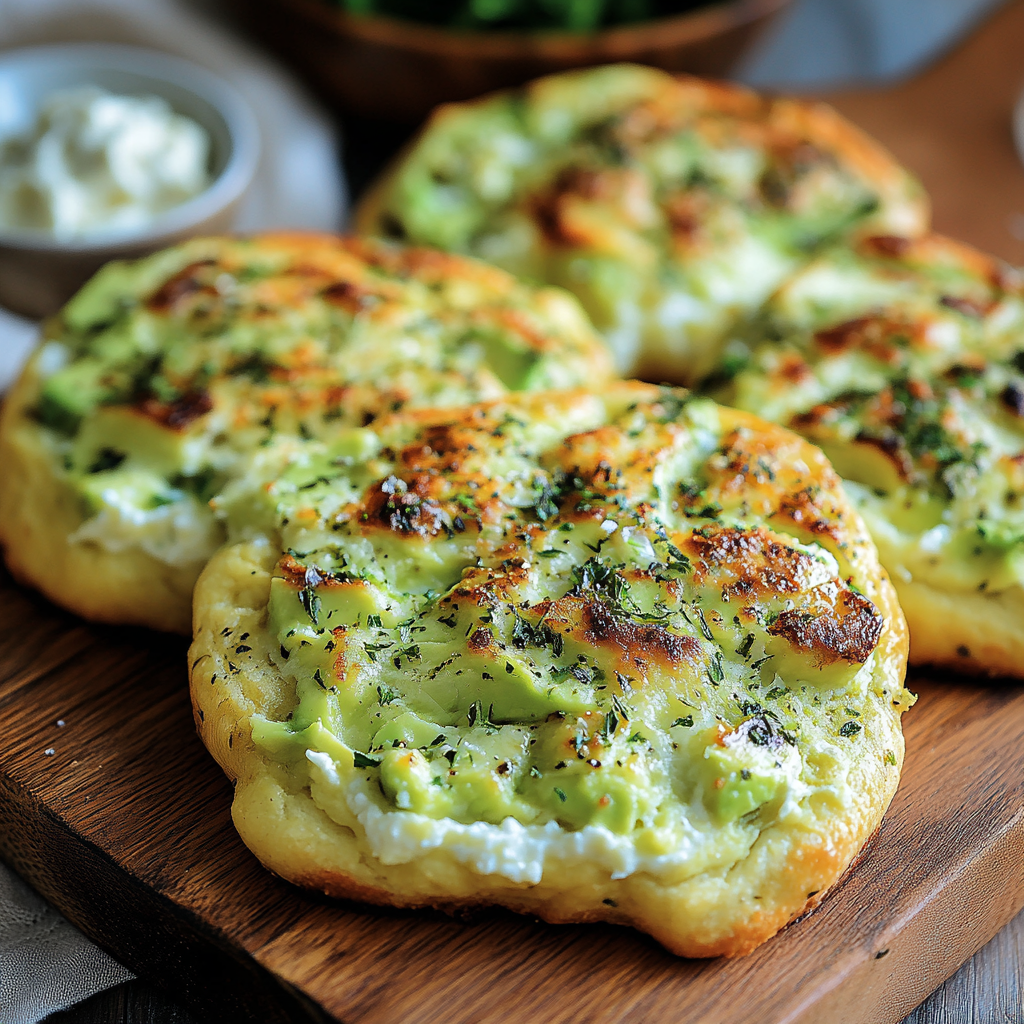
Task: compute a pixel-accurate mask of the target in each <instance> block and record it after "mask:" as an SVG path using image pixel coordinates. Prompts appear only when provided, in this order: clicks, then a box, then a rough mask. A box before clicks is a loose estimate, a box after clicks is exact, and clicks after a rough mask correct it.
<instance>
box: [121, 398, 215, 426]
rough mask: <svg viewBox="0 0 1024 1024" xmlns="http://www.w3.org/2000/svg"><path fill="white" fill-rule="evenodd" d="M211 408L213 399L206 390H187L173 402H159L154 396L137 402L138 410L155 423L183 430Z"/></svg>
mask: <svg viewBox="0 0 1024 1024" xmlns="http://www.w3.org/2000/svg"><path fill="white" fill-rule="evenodd" d="M212 408H213V399H212V398H211V397H210V393H209V392H208V391H187V392H186V393H185V394H183V395H182V396H181V397H180V398H176V399H175V400H174V401H173V402H161V401H158V400H157V399H156V398H145V399H143V400H142V402H140V403H139V411H140V412H142V414H143V415H145V416H148V417H149V418H150V419H152V420H156V422H157V423H162V424H163V425H164V426H165V427H169V428H170V429H171V430H178V431H181V430H184V429H185V428H186V427H187V426H189V424H191V423H194V422H195V421H196V420H197V419H199V418H200V417H202V416H205V415H206V414H207V413H208V412H209V411H210V410H211V409H212Z"/></svg>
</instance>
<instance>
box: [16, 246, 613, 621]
mask: <svg viewBox="0 0 1024 1024" xmlns="http://www.w3.org/2000/svg"><path fill="white" fill-rule="evenodd" d="M609 373H610V361H609V358H608V355H607V353H606V351H605V348H604V345H603V343H602V342H601V341H600V339H598V338H597V336H596V335H595V334H594V332H593V330H592V329H591V327H590V326H589V324H588V323H587V321H586V317H585V316H584V314H583V313H582V311H581V310H580V308H579V307H578V305H577V304H576V302H575V300H573V299H572V297H571V296H569V295H567V294H565V293H561V292H558V291H557V290H555V289H550V288H547V289H537V288H530V287H527V286H525V285H522V284H519V283H517V282H516V281H515V280H514V279H513V278H512V277H511V276H509V275H508V274H506V273H504V272H503V271H500V270H497V269H495V268H493V267H487V266H484V265H483V264H480V263H477V262H475V261H471V260H466V259H462V258H459V257H453V256H449V255H445V254H442V253H438V252H432V251H429V250H424V249H408V248H399V247H395V246H391V245H387V244H383V243H379V242H369V241H361V240H357V239H341V238H334V237H330V236H320V235H263V236H259V237H256V238H246V239H233V238H208V239H197V240H194V241H190V242H187V243H185V244H184V245H180V246H177V247H175V248H172V249H168V250H166V251H164V252H160V253H157V254H156V255H154V256H150V257H148V258H146V259H144V260H140V261H137V262H134V263H114V264H110V265H109V266H107V267H106V268H105V269H103V270H102V271H101V272H100V273H99V274H98V275H97V276H96V277H95V278H93V279H92V281H90V282H89V283H88V284H87V285H86V286H85V287H84V288H83V289H82V291H81V292H79V293H78V295H77V296H76V297H75V298H73V299H72V300H71V302H70V303H69V304H68V306H67V307H66V308H65V309H64V311H63V312H62V314H61V315H60V316H59V317H58V318H57V319H56V320H55V321H54V322H53V323H52V324H50V325H49V326H48V328H47V331H46V339H45V340H44V342H43V344H42V345H41V346H40V348H39V350H38V352H37V353H36V354H35V356H34V357H33V359H32V360H31V361H30V362H29V365H28V367H27V368H26V370H25V372H24V374H23V375H22V377H21V379H20V381H19V382H18V384H17V385H16V386H15V387H14V389H13V391H12V393H11V394H10V396H9V397H8V399H7V401H6V403H5V406H4V410H3V414H2V419H0V543H2V544H3V547H4V549H5V554H6V558H7V563H8V565H9V566H10V568H11V569H12V571H13V572H14V573H15V575H17V576H18V577H19V578H20V579H23V580H25V581H27V582H29V583H31V584H33V585H35V586H37V587H38V588H39V589H40V590H42V591H43V592H44V593H45V594H46V595H47V596H48V597H50V598H51V599H52V600H54V601H56V602H57V603H59V604H62V605H64V606H65V607H68V608H71V609H72V610H74V611H76V612H78V613H79V614H81V615H84V616H85V617H86V618H90V619H95V620H98V621H102V622H112V623H132V624H140V625H146V626H153V627H155V628H157V629H167V630H177V631H180V632H188V630H189V625H190V621H191V593H192V588H193V585H194V583H195V580H196V577H197V576H198V574H199V571H200V569H201V568H202V566H203V565H204V564H205V562H206V560H207V558H209V556H210V555H211V554H212V553H213V552H214V551H215V550H216V548H217V547H218V545H219V544H220V543H222V541H223V539H224V531H223V527H222V524H221V523H220V522H219V521H218V519H217V518H216V516H215V514H214V512H213V510H212V509H211V508H210V506H209V499H210V498H211V497H212V496H213V495H215V494H216V493H217V492H218V491H219V489H220V488H221V487H223V486H224V485H225V484H227V483H228V482H230V480H231V479H233V477H234V476H235V475H236V474H237V473H239V472H243V471H244V470H243V467H244V466H246V465H248V460H249V459H250V458H251V457H252V455H253V453H259V452H260V451H261V450H262V448H263V446H265V445H267V444H269V443H270V442H271V441H272V440H274V439H275V438H279V437H281V436H291V435H298V436H305V437H316V436H329V435H330V434H331V433H332V432H333V431H336V430H338V429H343V428H345V427H347V426H350V425H352V424H363V423H366V422H370V421H372V420H373V419H374V418H376V417H377V416H379V415H380V414H381V413H385V412H393V411H394V410H396V409H400V408H404V407H406V406H417V405H419V406H424V405H438V406H444V405H452V404H458V403H460V402H467V401H477V400H481V399H485V398H493V397H497V396H499V395H503V394H505V393H507V392H508V391H510V390H518V389H526V390H533V389H539V388H546V387H565V386H571V385H578V384H581V383H583V382H584V381H592V382H593V383H594V385H595V386H600V384H601V383H602V382H603V381H604V380H605V379H606V378H607V377H608V375H609Z"/></svg>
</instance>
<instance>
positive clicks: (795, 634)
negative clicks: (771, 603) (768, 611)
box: [768, 589, 884, 667]
mask: <svg viewBox="0 0 1024 1024" xmlns="http://www.w3.org/2000/svg"><path fill="white" fill-rule="evenodd" d="M808 596H809V597H810V598H811V600H810V603H809V604H805V605H804V606H803V607H801V608H799V609H794V610H792V611H785V612H783V613H782V614H781V615H780V616H779V617H778V618H777V619H776V620H775V622H774V623H773V624H772V625H771V626H769V627H768V632H769V633H770V634H771V635H772V636H780V637H783V638H784V639H785V640H787V641H788V642H789V643H790V644H791V645H792V646H793V647H795V648H796V649H797V650H799V651H801V652H803V653H805V654H808V655H810V657H811V658H812V659H813V660H814V662H815V664H817V665H818V666H819V667H823V666H825V665H831V664H834V663H835V662H837V661H846V662H849V663H850V664H854V665H859V664H862V663H863V662H865V661H866V660H867V658H868V656H869V655H870V654H871V652H872V651H873V650H874V649H875V647H876V646H877V645H878V640H879V637H881V635H882V627H883V625H884V620H883V619H882V614H881V612H879V610H878V609H877V608H876V607H875V606H874V605H873V604H872V603H871V602H870V601H869V600H868V599H867V598H866V597H861V595H860V594H855V593H854V592H853V591H852V590H845V589H844V590H840V591H839V593H838V594H837V595H836V596H835V597H832V596H831V595H828V594H824V593H821V592H820V590H819V591H817V592H814V594H813V595H808Z"/></svg>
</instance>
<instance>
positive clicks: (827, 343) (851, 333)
mask: <svg viewBox="0 0 1024 1024" xmlns="http://www.w3.org/2000/svg"><path fill="white" fill-rule="evenodd" d="M872 323H874V319H873V318H872V317H869V316H861V317H857V318H856V319H855V320H847V321H846V322H845V323H842V324H837V325H836V326H835V327H829V328H827V329H825V330H823V331H816V332H815V334H814V341H815V343H816V344H817V345H818V347H819V348H821V349H822V350H823V351H824V352H826V353H827V354H828V355H833V356H834V355H838V354H839V353H841V352H844V351H845V350H846V349H848V348H854V347H855V346H857V345H859V344H860V339H861V338H862V337H863V335H864V332H865V331H866V329H867V327H868V325H869V324H872Z"/></svg>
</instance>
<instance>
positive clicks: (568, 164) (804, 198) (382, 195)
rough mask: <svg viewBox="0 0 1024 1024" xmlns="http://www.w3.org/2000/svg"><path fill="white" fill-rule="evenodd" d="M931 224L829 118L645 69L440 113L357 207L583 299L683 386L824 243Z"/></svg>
mask: <svg viewBox="0 0 1024 1024" xmlns="http://www.w3.org/2000/svg"><path fill="white" fill-rule="evenodd" d="M927 221H928V206H927V200H926V198H925V196H924V193H923V191H922V190H921V188H920V186H919V185H918V184H917V183H916V182H915V181H914V180H913V179H912V178H911V177H910V176H909V175H908V174H907V173H906V172H905V171H904V170H903V169H902V168H901V167H900V166H899V165H898V164H897V163H896V162H895V160H893V158H892V157H890V156H889V155H888V154H887V153H886V152H885V151H884V150H883V149H882V148H881V146H879V145H878V144H877V143H875V142H873V141H872V140H871V139H869V138H867V137H866V136H865V135H863V134H862V133H861V132H860V131H859V130H858V129H856V128H855V127H854V126H853V125H851V124H849V123H848V122H846V121H844V120H843V119H842V118H841V117H839V116H838V115H837V114H836V113H835V111H833V110H832V109H831V108H829V107H826V106H824V105H822V104H819V103H809V102H803V101H798V100H792V99H769V98H764V97H761V96H758V95H757V94H756V93H753V92H750V91H749V90H746V89H743V88H740V87H738V86H734V85H726V84H724V83H716V82H707V81H702V80H700V79H696V78H689V77H678V78H676V77H672V76H671V75H667V74H665V73H664V72H661V71H656V70H654V69H652V68H645V67H639V66H636V65H629V64H620V65H611V66H606V67H601V68H595V69H590V70H585V71H573V72H568V73H565V74H560V75H553V76H551V77H548V78H541V79H538V80H537V81H534V82H532V83H530V84H529V85H527V86H524V87H523V88H522V89H519V90H516V91H512V92H503V93H498V94H495V95H492V96H488V97H485V98H484V99H481V100H478V101H475V102H472V103H464V104H454V105H449V106H445V107H441V108H439V110H438V111H437V112H436V113H435V114H434V116H433V117H432V118H431V120H430V121H429V122H428V124H427V126H426V128H425V129H424V131H423V133H422V134H421V135H420V137H419V138H418V139H417V140H416V141H415V142H414V143H413V144H412V145H411V147H410V148H409V149H408V150H407V151H406V152H405V153H404V154H403V155H402V156H400V157H399V159H398V160H397V162H396V163H395V165H394V167H393V168H392V169H391V170H390V171H389V172H388V173H386V174H385V175H384V176H383V178H382V179H381V181H380V183H379V184H378V185H377V186H376V187H375V188H374V189H373V190H372V191H371V193H370V194H369V195H368V196H367V198H366V199H364V201H363V203H362V205H361V207H360V210H359V213H358V216H357V224H358V227H359V229H360V230H361V231H362V232H364V233H372V234H378V235H382V236H386V237H391V238H396V239H402V240H407V241H412V242H416V243H420V244H428V245H436V246H438V247H440V248H443V249H449V250H452V251H456V252H462V253H467V254H470V255H474V256H479V257H481V258H483V259H486V260H489V261H491V262H493V263H495V264H497V265H498V266H502V267H505V268H506V269H508V270H511V271H512V272H513V273H515V274H518V275H520V276H521V277H523V278H525V279H529V280H536V281H544V282H547V283H552V284H559V285H562V286H563V287H566V288H568V289H569V290H570V291H572V292H574V293H575V294H576V295H577V296H578V297H579V298H580V300H581V301H582V303H583V305H584V307H585V308H586V310H587V312H588V313H589V314H590V316H591V318H592V319H593V322H594V324H595V326H596V327H597V328H598V330H599V331H601V332H602V333H603V334H604V336H605V337H606V338H607V340H608V341H609V343H610V344H611V346H612V348H613V350H614V352H615V354H616V357H617V359H618V363H619V367H620V369H622V370H623V371H624V372H631V373H636V374H639V375H640V376H644V377H646V378H647V379H649V380H675V381H680V382H682V383H692V382H693V381H695V380H697V379H699V378H700V377H701V376H703V374H704V373H705V372H706V371H707V370H708V369H710V367H711V366H713V365H715V363H716V362H717V355H718V350H719V348H720V345H721V344H722V343H723V341H724V340H726V339H727V338H728V336H729V334H730V331H731V330H732V329H733V327H734V326H735V325H736V324H737V323H738V322H742V321H743V320H744V319H745V318H746V317H747V316H748V315H749V314H750V313H751V312H753V311H755V310H756V309H757V308H758V307H759V306H760V304H761V303H762V302H763V301H764V300H765V299H766V298H767V297H768V295H769V294H770V293H771V292H772V291H773V290H774V289H775V288H776V287H777V286H778V285H779V284H780V283H782V281H783V280H784V279H785V278H786V277H787V276H788V275H789V274H791V273H792V272H793V271H794V270H795V269H797V268H798V267H800V266H801V265H802V264H803V263H804V262H805V261H806V260H807V259H808V258H809V256H810V255H812V254H813V252H814V251H815V250H816V249H818V248H819V247H821V246H822V245H824V244H828V243H830V242H834V241H836V240H838V239H840V238H844V237H848V236H850V235H851V234H854V233H859V232H862V231H869V232H873V233H875V234H882V233H885V234H898V235H903V236H908V235H914V234H919V233H921V232H923V231H924V230H925V229H926V228H927Z"/></svg>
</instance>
